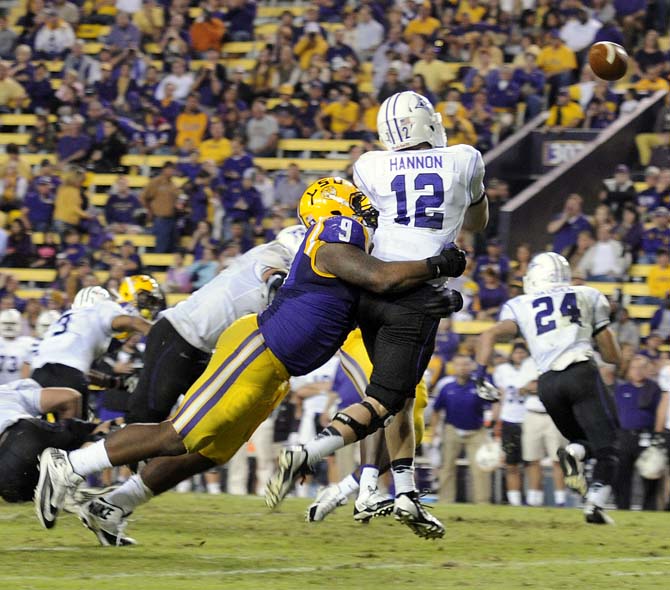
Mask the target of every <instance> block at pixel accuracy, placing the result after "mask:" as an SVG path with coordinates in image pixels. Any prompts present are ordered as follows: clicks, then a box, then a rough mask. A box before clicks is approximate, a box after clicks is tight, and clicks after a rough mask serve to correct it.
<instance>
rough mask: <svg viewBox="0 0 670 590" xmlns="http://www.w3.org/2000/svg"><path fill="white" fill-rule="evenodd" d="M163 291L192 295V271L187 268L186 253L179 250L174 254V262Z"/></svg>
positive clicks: (168, 272)
mask: <svg viewBox="0 0 670 590" xmlns="http://www.w3.org/2000/svg"><path fill="white" fill-rule="evenodd" d="M163 289H164V290H165V292H166V293H190V292H191V290H192V286H191V270H190V268H189V267H187V266H186V252H185V250H183V249H181V248H179V249H177V251H176V252H175V253H174V262H173V263H172V264H171V265H170V266H169V268H168V270H167V275H166V278H165V284H164V285H163Z"/></svg>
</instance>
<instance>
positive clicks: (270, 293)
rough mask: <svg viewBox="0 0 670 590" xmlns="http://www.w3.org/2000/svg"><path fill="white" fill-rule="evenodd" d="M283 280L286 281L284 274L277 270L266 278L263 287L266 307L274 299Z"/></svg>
mask: <svg viewBox="0 0 670 590" xmlns="http://www.w3.org/2000/svg"><path fill="white" fill-rule="evenodd" d="M285 279H286V273H285V272H282V271H280V270H278V271H276V272H273V273H272V274H271V275H270V276H269V277H268V279H267V281H265V286H266V288H267V299H268V305H270V304H271V303H272V300H273V299H274V298H275V295H276V294H277V291H278V290H279V287H281V286H282V285H283V284H284V280H285Z"/></svg>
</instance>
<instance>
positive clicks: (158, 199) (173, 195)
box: [140, 162, 179, 253]
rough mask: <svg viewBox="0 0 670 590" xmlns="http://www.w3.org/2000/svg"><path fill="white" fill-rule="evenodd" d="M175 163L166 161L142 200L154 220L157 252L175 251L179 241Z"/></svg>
mask: <svg viewBox="0 0 670 590" xmlns="http://www.w3.org/2000/svg"><path fill="white" fill-rule="evenodd" d="M175 171H176V170H175V165H174V164H173V163H172V162H166V163H165V164H164V165H163V168H162V169H161V172H160V174H159V175H158V176H156V177H155V178H153V179H152V180H151V181H150V182H149V184H148V185H147V186H146V187H145V189H144V191H142V195H141V196H140V201H141V202H142V203H143V205H144V207H145V208H146V209H147V214H148V215H147V217H148V219H147V220H148V221H153V228H152V232H153V234H154V236H156V248H155V250H156V252H161V253H165V252H174V249H175V247H176V245H177V244H176V241H177V232H176V228H177V220H176V204H177V197H178V196H179V189H178V187H177V186H176V184H175V183H174V181H173V177H174V175H175Z"/></svg>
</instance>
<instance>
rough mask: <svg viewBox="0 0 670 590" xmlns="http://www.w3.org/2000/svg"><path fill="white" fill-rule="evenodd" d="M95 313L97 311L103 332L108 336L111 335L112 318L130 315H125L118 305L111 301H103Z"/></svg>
mask: <svg viewBox="0 0 670 590" xmlns="http://www.w3.org/2000/svg"><path fill="white" fill-rule="evenodd" d="M97 311H98V317H99V318H100V321H101V322H102V325H103V327H104V330H105V332H107V333H108V334H111V333H112V332H113V330H112V322H113V321H114V318H116V317H118V316H120V315H131V314H130V313H126V312H125V311H124V310H123V308H122V307H121V306H120V305H119V304H118V303H115V302H113V301H103V302H102V303H101V304H100V305H99V306H98V310H97Z"/></svg>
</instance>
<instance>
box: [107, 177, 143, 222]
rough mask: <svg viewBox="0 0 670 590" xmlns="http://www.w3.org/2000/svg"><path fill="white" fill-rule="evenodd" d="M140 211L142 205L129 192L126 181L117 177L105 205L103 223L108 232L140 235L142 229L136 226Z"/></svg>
mask: <svg viewBox="0 0 670 590" xmlns="http://www.w3.org/2000/svg"><path fill="white" fill-rule="evenodd" d="M141 209H142V204H141V203H140V200H139V199H138V198H137V196H136V195H135V193H133V192H132V191H131V190H130V186H129V184H128V179H127V178H126V177H125V176H119V178H118V179H117V181H116V184H115V185H114V186H113V187H112V188H111V190H110V193H109V198H108V199H107V202H106V203H105V221H106V223H107V228H108V229H109V231H110V232H112V233H115V234H137V233H141V232H142V227H140V226H139V225H138V224H137V215H138V213H140V210H141Z"/></svg>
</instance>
